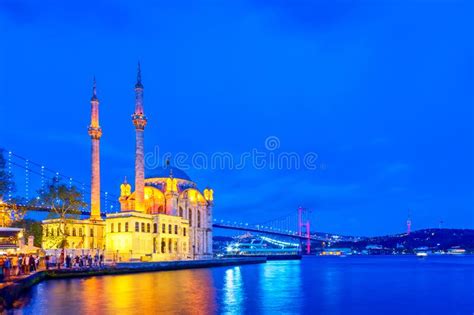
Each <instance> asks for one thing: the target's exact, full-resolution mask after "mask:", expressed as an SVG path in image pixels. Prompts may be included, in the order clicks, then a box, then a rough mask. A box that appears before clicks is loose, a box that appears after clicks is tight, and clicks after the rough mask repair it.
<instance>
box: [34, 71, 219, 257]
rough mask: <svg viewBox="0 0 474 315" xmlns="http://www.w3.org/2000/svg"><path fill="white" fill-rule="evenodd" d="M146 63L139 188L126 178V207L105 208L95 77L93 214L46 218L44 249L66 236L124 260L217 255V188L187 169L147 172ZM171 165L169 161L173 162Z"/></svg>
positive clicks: (139, 121) (138, 91)
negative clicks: (214, 249)
mask: <svg viewBox="0 0 474 315" xmlns="http://www.w3.org/2000/svg"><path fill="white" fill-rule="evenodd" d="M143 90H144V87H143V84H142V79H141V69H140V64H139V65H138V73H137V82H136V84H135V112H134V114H133V115H132V122H133V125H134V127H135V141H136V142H135V144H136V145H135V183H134V184H135V185H134V186H135V191H133V192H132V187H131V185H130V184H129V183H128V182H127V181H126V179H125V180H124V182H123V183H122V184H121V186H120V198H119V201H120V210H121V211H120V212H118V213H112V214H106V217H105V219H103V218H102V216H101V211H100V153H99V152H100V149H99V145H100V138H101V136H102V129H101V127H100V125H99V99H98V98H97V91H96V84H95V80H94V86H93V92H92V98H91V124H90V126H89V129H88V133H89V136H90V137H91V142H92V174H91V204H90V205H91V214H90V217H89V218H87V219H82V220H80V219H68V220H61V219H49V220H44V221H43V244H42V245H43V248H44V249H46V250H56V249H59V248H61V246H63V245H64V244H60V242H58V239H62V240H64V239H66V241H65V243H66V244H65V248H66V250H67V251H76V252H77V251H79V252H84V251H85V252H87V253H95V252H97V251H100V252H103V253H105V255H106V258H108V259H113V260H118V261H140V260H141V261H164V260H184V259H206V258H211V257H212V210H213V205H214V196H213V194H214V192H213V190H212V189H210V188H206V189H204V190H203V191H201V190H199V189H198V187H197V184H196V183H195V182H194V181H192V180H191V178H189V176H188V175H187V174H186V173H185V172H184V171H182V170H180V169H178V168H175V167H171V166H170V165H166V167H165V168H160V169H159V171H157V172H155V173H154V174H151V175H150V176H147V177H145V163H144V131H145V127H146V125H147V122H148V119H147V117H146V116H145V113H144V106H143ZM168 164H169V163H168Z"/></svg>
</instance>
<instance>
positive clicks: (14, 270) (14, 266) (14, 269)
mask: <svg viewBox="0 0 474 315" xmlns="http://www.w3.org/2000/svg"><path fill="white" fill-rule="evenodd" d="M12 275H13V276H18V256H16V255H14V256H13V257H12Z"/></svg>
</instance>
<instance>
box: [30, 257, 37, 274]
mask: <svg viewBox="0 0 474 315" xmlns="http://www.w3.org/2000/svg"><path fill="white" fill-rule="evenodd" d="M35 259H36V258H35V256H33V255H30V266H29V268H30V272H35V271H36V262H35Z"/></svg>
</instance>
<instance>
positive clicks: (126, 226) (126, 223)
mask: <svg viewBox="0 0 474 315" xmlns="http://www.w3.org/2000/svg"><path fill="white" fill-rule="evenodd" d="M125 232H128V222H125Z"/></svg>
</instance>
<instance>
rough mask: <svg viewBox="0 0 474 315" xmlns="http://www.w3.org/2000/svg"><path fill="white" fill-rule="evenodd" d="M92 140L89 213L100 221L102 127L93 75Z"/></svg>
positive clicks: (90, 127)
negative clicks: (100, 146)
mask: <svg viewBox="0 0 474 315" xmlns="http://www.w3.org/2000/svg"><path fill="white" fill-rule="evenodd" d="M88 132H89V135H90V137H91V141H92V160H91V164H92V165H91V166H92V167H91V169H92V174H91V215H90V219H91V220H93V221H100V220H102V218H101V217H100V149H99V144H100V138H101V137H102V128H100V125H99V99H98V98H97V87H96V81H95V77H94V83H93V86H92V97H91V124H90V125H89V128H88Z"/></svg>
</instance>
